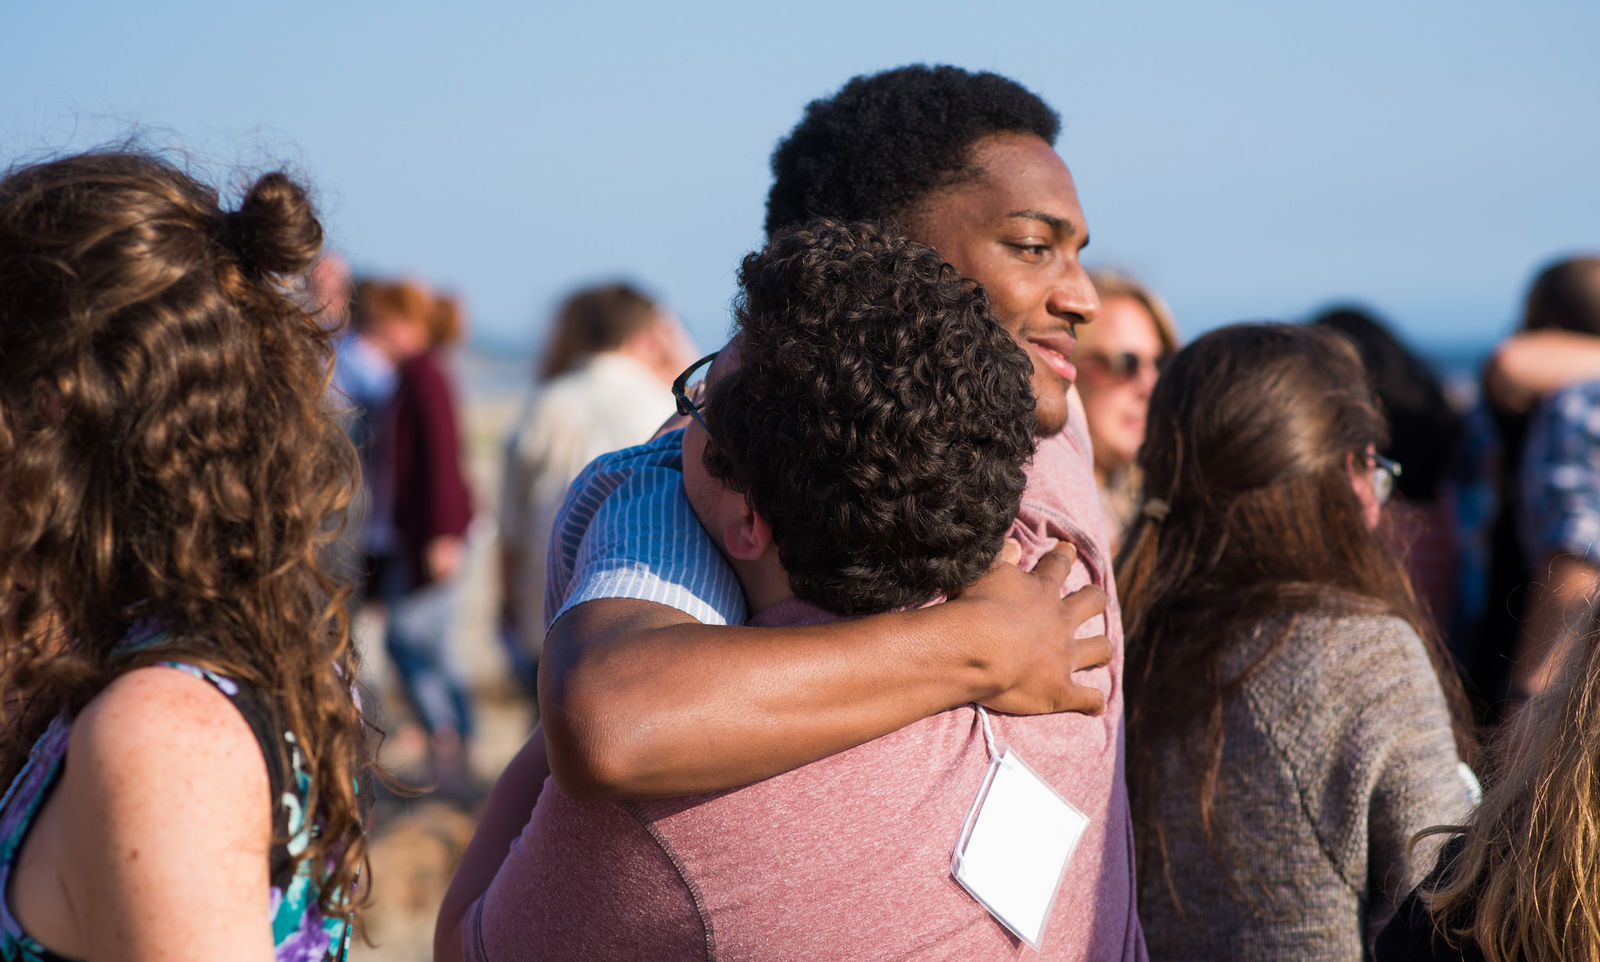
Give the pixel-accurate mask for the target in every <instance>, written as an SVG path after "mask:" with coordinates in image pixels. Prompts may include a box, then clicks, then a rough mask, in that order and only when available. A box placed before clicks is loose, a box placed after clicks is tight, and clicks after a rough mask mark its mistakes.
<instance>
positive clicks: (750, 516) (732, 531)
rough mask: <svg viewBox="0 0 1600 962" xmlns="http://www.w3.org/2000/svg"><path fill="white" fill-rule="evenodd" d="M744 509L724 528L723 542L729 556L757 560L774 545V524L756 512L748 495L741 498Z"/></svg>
mask: <svg viewBox="0 0 1600 962" xmlns="http://www.w3.org/2000/svg"><path fill="white" fill-rule="evenodd" d="M741 501H742V502H743V504H744V510H743V511H740V512H739V513H738V514H737V515H735V516H734V517H732V518H730V519H729V520H728V522H727V523H726V524H725V525H724V526H723V529H722V543H723V546H724V547H725V548H726V549H727V552H728V556H729V557H731V558H737V559H739V560H740V561H756V560H759V559H760V558H761V556H762V555H765V554H766V553H767V549H768V548H770V547H772V526H771V525H769V524H767V519H766V518H763V517H762V516H761V515H760V514H757V513H756V509H755V506H754V505H752V504H751V503H750V499H749V498H748V497H745V498H741Z"/></svg>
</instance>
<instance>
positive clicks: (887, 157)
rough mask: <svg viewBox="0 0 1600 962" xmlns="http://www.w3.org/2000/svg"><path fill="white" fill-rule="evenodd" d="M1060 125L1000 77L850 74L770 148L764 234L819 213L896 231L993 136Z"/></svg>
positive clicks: (944, 70) (923, 71) (1048, 133)
mask: <svg viewBox="0 0 1600 962" xmlns="http://www.w3.org/2000/svg"><path fill="white" fill-rule="evenodd" d="M1060 129H1061V121H1060V119H1059V118H1057V117H1056V113H1055V111H1053V110H1051V109H1050V108H1049V107H1048V106H1046V105H1045V103H1044V101H1042V100H1040V99H1039V98H1038V97H1036V96H1034V95H1033V94H1032V93H1029V92H1028V91H1027V90H1025V89H1023V88H1022V87H1021V86H1020V85H1018V84H1017V83H1016V82H1014V81H1011V80H1007V79H1006V78H1004V77H1001V76H999V75H998V74H992V73H976V74H974V73H968V72H967V71H965V70H961V69H960V68H957V67H927V66H923V65H920V64H918V65H914V66H909V67H900V68H899V69H896V70H889V71H885V72H883V73H880V74H873V75H872V76H870V77H856V78H854V79H852V80H851V81H850V82H849V83H847V84H845V85H844V87H843V88H841V89H840V90H839V92H838V93H836V94H834V95H833V96H831V97H827V98H824V99H821V100H813V101H812V102H811V103H810V104H809V105H807V107H806V112H805V116H803V117H802V118H801V120H800V123H799V124H797V125H796V126H795V128H794V130H792V131H790V132H789V136H787V137H785V138H784V139H783V140H782V141H781V142H779V144H778V147H777V149H776V150H774V151H773V152H772V178H773V179H772V189H771V190H770V191H769V192H768V194H767V223H766V230H767V233H768V234H771V233H773V232H774V231H776V230H777V229H778V228H780V227H784V226H786V225H789V224H799V223H803V222H804V221H806V220H808V219H810V218H812V217H817V216H826V217H833V218H837V219H839V220H846V221H861V220H865V221H875V222H877V223H880V224H884V225H887V226H893V227H903V226H904V223H903V222H904V220H905V215H906V214H908V213H909V212H910V211H912V210H913V209H914V208H915V207H916V206H917V205H919V204H920V203H921V202H922V201H923V200H924V199H925V198H926V197H927V196H928V195H929V194H931V193H933V192H934V191H935V190H937V189H939V188H941V187H946V186H949V185H950V184H953V183H956V182H957V181H960V180H963V179H966V178H970V177H972V176H974V173H973V171H972V170H971V168H970V164H971V154H972V147H973V145H974V144H976V143H977V142H978V141H980V140H982V139H983V138H985V137H989V136H991V135H994V134H1018V133H1025V134H1032V135H1033V136H1035V137H1037V138H1039V139H1040V140H1043V141H1045V142H1047V143H1055V139H1056V135H1057V134H1058V133H1059V132H1060Z"/></svg>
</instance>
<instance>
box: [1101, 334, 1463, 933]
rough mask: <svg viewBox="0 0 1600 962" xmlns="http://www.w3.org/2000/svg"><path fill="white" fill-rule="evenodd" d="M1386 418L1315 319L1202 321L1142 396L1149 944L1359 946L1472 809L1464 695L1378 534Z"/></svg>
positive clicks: (1131, 605)
mask: <svg viewBox="0 0 1600 962" xmlns="http://www.w3.org/2000/svg"><path fill="white" fill-rule="evenodd" d="M1384 434H1385V430H1384V424H1383V416H1382V414H1381V413H1380V412H1379V411H1378V409H1377V405H1376V404H1375V403H1374V401H1373V398H1372V395H1371V392H1370V390H1369V389H1368V387H1367V384H1366V378H1365V376H1364V374H1363V371H1362V369H1361V361H1360V359H1359V358H1358V357H1357V355H1356V352H1355V349H1354V348H1353V347H1352V346H1351V345H1350V343H1349V342H1348V341H1347V340H1345V339H1344V338H1342V337H1340V336H1339V335H1337V334H1334V333H1333V332H1332V331H1328V330H1324V329H1320V328H1316V327H1307V326H1301V325H1287V324H1272V325H1265V324H1248V325H1245V324H1241V325H1235V326H1233V327H1225V328H1221V329H1219V330H1216V331H1212V332H1211V333H1209V334H1206V335H1205V336H1203V337H1200V338H1199V339H1197V340H1195V341H1194V343H1192V344H1190V345H1189V346H1188V347H1186V348H1184V349H1183V350H1181V351H1179V352H1178V353H1177V354H1175V355H1173V357H1172V360H1171V361H1170V362H1168V364H1167V367H1166V369H1165V371H1163V373H1162V376H1161V381H1160V383H1158V384H1157V385H1156V390H1155V392H1154V393H1153V394H1152V395H1151V399H1150V428H1149V433H1148V437H1147V441H1146V443H1145V445H1144V447H1143V448H1142V449H1141V450H1140V457H1139V460H1140V467H1141V468H1142V469H1143V470H1144V496H1145V500H1144V502H1143V506H1142V508H1141V512H1140V515H1139V517H1138V520H1136V521H1135V523H1134V527H1133V528H1132V529H1131V530H1130V531H1129V533H1128V542H1127V544H1126V545H1125V546H1124V547H1123V553H1122V555H1121V557H1120V558H1119V559H1118V570H1117V583H1118V588H1119V589H1120V591H1121V594H1122V598H1123V620H1124V622H1125V624H1126V626H1127V632H1128V670H1127V690H1128V789H1129V793H1130V796H1131V798H1132V801H1133V806H1134V827H1135V834H1136V837H1137V845H1138V863H1137V864H1138V865H1139V879H1138V881H1139V918H1140V922H1141V923H1142V924H1143V926H1144V933H1145V939H1146V942H1147V944H1148V945H1149V948H1150V958H1151V959H1152V960H1162V959H1222V958H1227V959H1241V960H1248V959H1262V960H1268V959H1271V960H1277V959H1321V960H1336V959H1343V960H1350V962H1355V960H1359V959H1362V958H1364V957H1366V955H1367V947H1368V946H1369V945H1370V940H1371V938H1372V937H1373V936H1374V935H1376V932H1377V926H1379V925H1381V924H1382V923H1383V922H1384V921H1386V920H1387V919H1388V917H1389V916H1390V914H1391V913H1392V912H1393V908H1394V906H1395V905H1396V904H1398V903H1399V901H1400V900H1401V899H1402V898H1403V897H1404V896H1405V894H1406V893H1407V892H1409V891H1410V889H1411V888H1412V886H1414V885H1415V884H1416V882H1417V881H1418V879H1420V878H1421V876H1422V874H1423V871H1416V870H1414V868H1413V866H1412V865H1410V864H1409V863H1408V859H1407V843H1408V841H1409V840H1410V838H1411V836H1412V835H1413V834H1414V833H1415V832H1417V831H1419V830H1421V829H1423V828H1426V827H1427V826H1429V825H1435V824H1438V823H1440V822H1445V821H1450V820H1452V819H1459V818H1462V817H1464V816H1465V815H1466V813H1467V811H1468V810H1469V808H1470V806H1471V800H1472V793H1473V792H1474V791H1475V787H1476V786H1475V782H1474V781H1473V780H1472V779H1471V777H1470V773H1464V772H1463V770H1462V765H1461V761H1460V759H1461V754H1460V753H1461V752H1464V751H1465V750H1466V749H1467V748H1469V747H1470V745H1471V739H1470V736H1469V735H1468V734H1467V731H1466V727H1465V717H1466V714H1467V712H1466V700H1465V696H1464V695H1463V694H1462V693H1461V690H1460V682H1459V680H1458V679H1457V678H1456V676H1455V673H1454V671H1453V669H1452V668H1451V666H1450V664H1449V660H1448V656H1447V655H1446V654H1445V652H1444V649H1443V647H1442V645H1440V644H1439V643H1438V641H1437V638H1436V635H1435V633H1434V630H1433V627H1432V623H1431V621H1430V620H1429V619H1428V618H1427V617H1426V616H1425V615H1424V614H1423V613H1422V611H1421V610H1420V608H1419V606H1418V605H1417V602H1416V599H1415V597H1414V595H1413V594H1412V591H1411V586H1410V583H1409V581H1408V580H1407V579H1406V575H1405V572H1404V569H1403V568H1402V567H1401V565H1400V563H1399V561H1398V559H1396V558H1395V557H1394V556H1393V554H1392V553H1390V551H1389V549H1388V547H1387V546H1386V545H1385V544H1384V543H1383V541H1382V539H1381V538H1380V537H1379V536H1378V534H1377V532H1376V530H1375V529H1376V528H1377V526H1378V521H1379V510H1380V507H1381V504H1382V501H1383V494H1384V487H1386V485H1387V481H1386V480H1385V479H1384V477H1383V476H1384V475H1385V474H1386V462H1385V461H1384V460H1383V459H1382V458H1381V456H1379V455H1378V454H1377V449H1378V447H1379V446H1380V445H1382V444H1383V443H1384V442H1385V440H1386V439H1385V437H1384ZM1422 868H1423V870H1424V871H1425V869H1426V866H1422Z"/></svg>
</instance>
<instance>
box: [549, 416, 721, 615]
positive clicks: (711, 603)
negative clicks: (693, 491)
mask: <svg viewBox="0 0 1600 962" xmlns="http://www.w3.org/2000/svg"><path fill="white" fill-rule="evenodd" d="M682 445H683V432H682V431H672V432H670V433H668V434H664V435H662V436H661V437H659V438H657V439H655V440H654V441H650V442H648V443H645V444H641V445H638V446H637V447H632V448H624V449H623V450H621V451H613V452H612V453H610V454H606V455H602V456H601V457H598V458H596V459H595V460H594V461H592V462H590V464H589V466H588V467H586V468H584V469H583V473H581V474H579V475H578V478H577V480H575V481H573V482H572V487H571V488H569V489H568V490H567V498H566V500H565V501H564V502H563V503H562V505H561V510H560V511H559V512H557V514H556V521H555V529H554V531H553V532H552V533H551V536H550V556H549V563H548V565H547V566H546V578H547V581H546V586H545V594H544V613H545V628H546V629H547V630H548V629H549V627H550V625H552V624H554V623H555V621H556V619H557V618H559V617H561V616H562V615H563V614H565V613H566V611H567V609H569V608H572V607H573V606H575V605H579V604H582V603H583V602H585V601H593V600H595V599H599V598H635V599H638V600H641V601H653V602H655V603H657V604H662V605H668V606H670V607H673V608H676V609H678V610H679V611H682V612H684V613H685V614H687V615H689V616H690V617H691V618H694V619H695V620H696V621H699V622H701V623H702V624H707V625H729V624H731V625H741V624H744V622H745V620H746V618H747V617H748V613H747V609H746V608H745V601H744V592H743V591H742V590H741V589H740V587H739V580H738V578H737V577H735V576H734V573H733V569H732V568H730V567H728V563H727V561H726V560H724V559H723V557H722V555H721V553H719V552H718V551H717V548H716V546H715V545H713V544H712V543H711V539H710V538H709V537H708V536H707V535H706V533H705V530H704V529H703V528H701V527H700V522H699V520H698V519H697V518H696V517H695V514H694V509H693V508H692V507H690V505H689V499H688V497H687V496H686V495H685V494H684V491H683V447H682Z"/></svg>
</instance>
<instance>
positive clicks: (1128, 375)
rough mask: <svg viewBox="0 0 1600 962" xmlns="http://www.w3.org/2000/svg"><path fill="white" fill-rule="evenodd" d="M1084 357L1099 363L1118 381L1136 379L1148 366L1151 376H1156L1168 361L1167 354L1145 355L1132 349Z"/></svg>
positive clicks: (1107, 374) (1112, 378) (1108, 374)
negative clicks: (1157, 355) (1158, 355)
mask: <svg viewBox="0 0 1600 962" xmlns="http://www.w3.org/2000/svg"><path fill="white" fill-rule="evenodd" d="M1083 359H1084V360H1085V361H1088V362H1089V363H1091V364H1097V365H1099V366H1100V367H1101V368H1103V369H1104V370H1105V372H1106V377H1108V378H1110V379H1111V380H1113V381H1117V382H1118V383H1122V382H1126V381H1132V380H1134V379H1135V378H1137V377H1139V375H1140V374H1143V373H1144V369H1145V368H1147V367H1148V368H1149V369H1150V376H1151V377H1155V376H1156V375H1158V374H1160V373H1161V367H1162V365H1164V364H1166V363H1167V358H1166V355H1161V356H1160V357H1143V356H1141V355H1138V354H1135V353H1133V352H1132V351H1122V352H1120V353H1117V354H1100V353H1098V352H1096V353H1089V354H1085V355H1084V356H1083Z"/></svg>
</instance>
